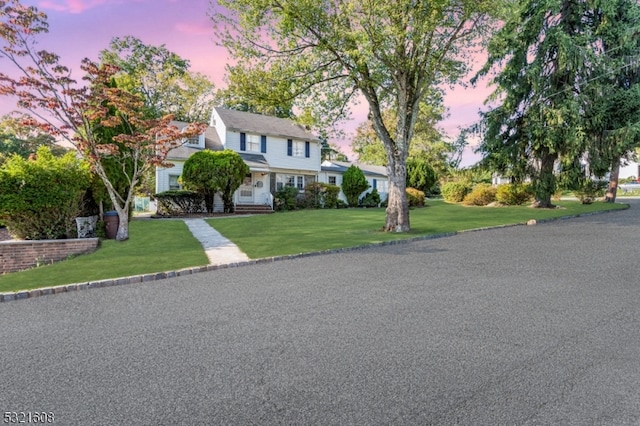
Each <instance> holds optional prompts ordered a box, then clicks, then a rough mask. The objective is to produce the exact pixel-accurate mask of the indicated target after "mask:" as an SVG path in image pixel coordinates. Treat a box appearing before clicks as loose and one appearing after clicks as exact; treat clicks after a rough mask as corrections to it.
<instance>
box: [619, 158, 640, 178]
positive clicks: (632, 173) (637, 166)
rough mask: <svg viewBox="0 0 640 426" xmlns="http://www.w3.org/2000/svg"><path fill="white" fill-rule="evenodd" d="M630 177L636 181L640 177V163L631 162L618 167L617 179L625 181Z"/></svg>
mask: <svg viewBox="0 0 640 426" xmlns="http://www.w3.org/2000/svg"><path fill="white" fill-rule="evenodd" d="M630 177H634V178H636V179H638V178H639V177H640V163H636V162H635V161H632V162H630V163H629V164H628V165H626V166H621V167H620V174H619V175H618V178H619V179H627V178H630Z"/></svg>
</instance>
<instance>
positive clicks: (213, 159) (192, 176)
mask: <svg viewBox="0 0 640 426" xmlns="http://www.w3.org/2000/svg"><path fill="white" fill-rule="evenodd" d="M248 173H249V166H247V165H246V164H245V162H244V161H243V160H242V158H241V157H240V154H238V153H237V152H235V151H232V150H230V149H225V150H224V151H211V150H208V149H205V150H203V151H200V152H196V153H195V154H193V155H192V156H191V157H189V158H188V159H187V161H185V162H184V167H183V169H182V176H181V178H182V183H183V184H184V185H185V187H186V188H187V189H190V190H193V191H197V192H200V193H202V194H203V195H204V198H205V204H206V206H207V211H208V212H209V213H212V212H213V199H214V196H215V194H217V193H220V196H221V198H222V202H223V204H224V212H225V213H233V208H234V205H233V194H234V192H236V190H237V189H238V188H239V187H240V185H241V184H242V182H243V181H244V179H245V177H246V176H247V174H248Z"/></svg>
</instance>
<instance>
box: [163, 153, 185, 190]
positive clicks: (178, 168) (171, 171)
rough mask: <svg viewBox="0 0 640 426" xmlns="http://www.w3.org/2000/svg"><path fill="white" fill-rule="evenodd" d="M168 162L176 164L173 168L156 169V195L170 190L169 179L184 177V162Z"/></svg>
mask: <svg viewBox="0 0 640 426" xmlns="http://www.w3.org/2000/svg"><path fill="white" fill-rule="evenodd" d="M168 162H170V163H172V164H174V167H171V168H164V167H162V168H157V169H156V194H157V193H160V192H164V191H168V190H169V177H170V176H172V175H174V176H180V175H182V167H183V166H184V161H182V160H168Z"/></svg>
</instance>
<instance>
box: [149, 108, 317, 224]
mask: <svg viewBox="0 0 640 426" xmlns="http://www.w3.org/2000/svg"><path fill="white" fill-rule="evenodd" d="M175 124H176V125H178V126H179V127H185V126H186V125H187V124H186V123H175ZM203 149H210V150H213V151H218V150H223V149H232V150H233V151H236V152H237V153H239V154H240V156H241V157H242V159H243V160H244V162H245V163H246V164H247V165H248V166H249V169H250V173H249V174H248V175H247V176H246V178H245V181H244V183H243V184H242V185H241V186H240V188H238V190H237V191H236V193H235V194H234V202H235V204H236V205H237V206H238V205H269V206H270V207H271V208H273V195H272V194H275V192H276V191H277V190H279V189H282V188H283V187H285V186H295V187H297V188H298V189H299V190H303V189H304V187H305V185H307V184H308V183H311V182H315V181H317V179H318V174H319V173H320V149H321V145H320V141H319V140H318V138H317V137H315V136H313V135H312V134H311V133H309V132H308V131H307V130H305V128H304V127H302V126H300V125H298V124H296V123H294V122H292V121H291V120H287V119H282V118H277V117H269V116H266V115H259V114H252V113H248V112H242V111H233V110H228V109H224V108H214V110H213V112H212V114H211V120H210V123H209V127H208V128H207V130H206V132H205V133H204V134H203V135H200V137H199V138H193V139H190V140H188V141H186V142H185V144H184V145H183V146H181V147H179V148H177V149H175V150H172V151H171V152H170V153H169V156H168V158H167V161H168V162H170V163H172V164H174V167H171V168H160V167H159V168H157V169H156V193H159V192H164V191H168V190H170V189H180V188H181V186H180V182H179V180H178V179H179V177H180V174H181V173H182V167H183V165H184V162H185V160H186V159H187V158H189V156H191V155H192V154H194V153H195V152H197V151H200V150H203ZM217 198H218V197H216V203H215V206H214V211H222V202H221V200H218V199H217Z"/></svg>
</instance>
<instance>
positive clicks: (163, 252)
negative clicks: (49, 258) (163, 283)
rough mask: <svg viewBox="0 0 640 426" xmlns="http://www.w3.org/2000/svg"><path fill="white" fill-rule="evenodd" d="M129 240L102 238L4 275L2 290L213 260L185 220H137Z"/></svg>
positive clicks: (67, 282) (114, 275)
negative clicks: (89, 248) (82, 250)
mask: <svg viewBox="0 0 640 426" xmlns="http://www.w3.org/2000/svg"><path fill="white" fill-rule="evenodd" d="M129 236H130V238H129V240H127V241H123V242H116V241H113V240H105V241H102V243H101V247H100V248H99V249H98V250H97V251H96V252H94V253H91V254H86V255H82V256H77V257H75V258H72V259H69V260H65V261H62V262H59V263H54V264H53V265H47V266H42V267H40V268H34V269H30V270H27V271H22V272H14V273H11V274H6V275H0V292H6V291H16V290H29V289H33V288H39V287H49V286H55V285H63V284H72V283H81V282H87V281H92V280H93V281H95V280H101V279H108V278H118V277H126V276H130V275H140V274H148V273H152V272H162V271H172V270H177V269H182V268H186V267H190V266H199V265H206V264H207V263H209V261H208V259H207V256H206V255H205V253H204V250H203V249H202V245H200V242H198V240H196V239H195V238H194V237H193V235H191V232H189V229H188V228H187V225H185V223H184V222H183V221H181V220H134V221H132V222H131V223H130V229H129Z"/></svg>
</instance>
